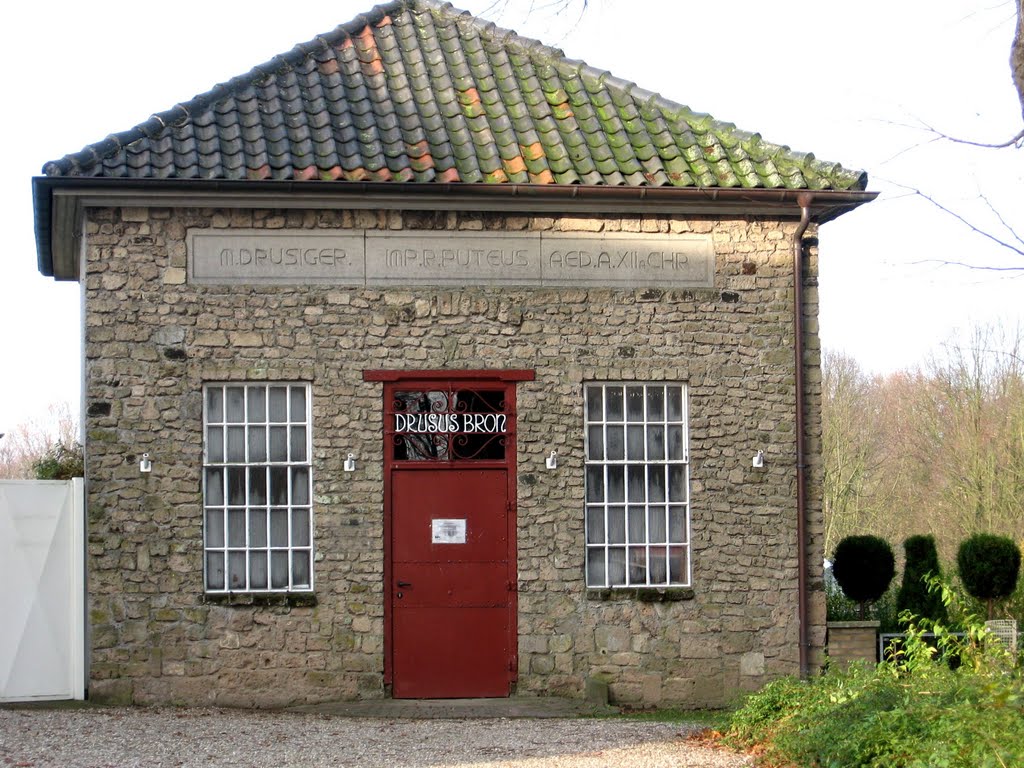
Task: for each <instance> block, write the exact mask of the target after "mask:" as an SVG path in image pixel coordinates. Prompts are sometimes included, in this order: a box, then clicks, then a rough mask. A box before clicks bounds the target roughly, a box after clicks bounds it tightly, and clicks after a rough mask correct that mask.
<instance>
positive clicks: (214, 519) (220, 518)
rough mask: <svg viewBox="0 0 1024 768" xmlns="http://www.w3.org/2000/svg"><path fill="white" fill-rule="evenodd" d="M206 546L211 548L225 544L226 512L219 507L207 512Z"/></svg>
mask: <svg viewBox="0 0 1024 768" xmlns="http://www.w3.org/2000/svg"><path fill="white" fill-rule="evenodd" d="M206 546H207V547H210V548H211V549H212V548H216V547H223V546H224V513H223V512H221V511H220V510H219V509H214V510H207V512H206Z"/></svg>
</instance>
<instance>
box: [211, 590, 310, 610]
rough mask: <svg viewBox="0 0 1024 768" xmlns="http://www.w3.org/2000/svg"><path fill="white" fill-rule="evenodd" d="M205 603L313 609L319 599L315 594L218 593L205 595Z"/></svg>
mask: <svg viewBox="0 0 1024 768" xmlns="http://www.w3.org/2000/svg"><path fill="white" fill-rule="evenodd" d="M203 602H204V603H209V604H212V605H228V606H232V605H238V606H251V605H256V606H274V607H277V606H289V607H292V608H299V607H304V608H311V607H313V606H315V605H316V604H317V599H316V594H315V593H314V592H217V593H208V594H205V595H203Z"/></svg>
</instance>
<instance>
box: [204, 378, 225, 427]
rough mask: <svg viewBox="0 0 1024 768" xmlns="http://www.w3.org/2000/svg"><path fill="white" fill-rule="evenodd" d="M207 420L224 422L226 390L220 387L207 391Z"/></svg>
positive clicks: (208, 388) (210, 388)
mask: <svg viewBox="0 0 1024 768" xmlns="http://www.w3.org/2000/svg"><path fill="white" fill-rule="evenodd" d="M206 420H207V421H208V422H217V421H224V390H223V389H221V388H220V387H207V389H206Z"/></svg>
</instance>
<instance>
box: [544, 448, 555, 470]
mask: <svg viewBox="0 0 1024 768" xmlns="http://www.w3.org/2000/svg"><path fill="white" fill-rule="evenodd" d="M544 466H545V467H547V468H548V469H558V451H552V452H551V455H550V456H548V457H547V458H546V459H544Z"/></svg>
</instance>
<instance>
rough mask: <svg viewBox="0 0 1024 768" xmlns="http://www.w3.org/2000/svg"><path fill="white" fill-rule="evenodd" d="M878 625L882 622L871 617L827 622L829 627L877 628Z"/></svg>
mask: <svg viewBox="0 0 1024 768" xmlns="http://www.w3.org/2000/svg"><path fill="white" fill-rule="evenodd" d="M880 626H882V622H880V621H877V620H872V619H865V620H863V621H830V622H828V628H829V629H878V628H879V627H880Z"/></svg>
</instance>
